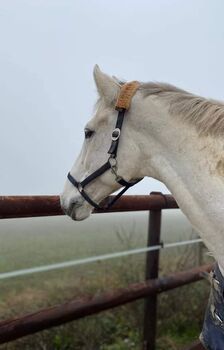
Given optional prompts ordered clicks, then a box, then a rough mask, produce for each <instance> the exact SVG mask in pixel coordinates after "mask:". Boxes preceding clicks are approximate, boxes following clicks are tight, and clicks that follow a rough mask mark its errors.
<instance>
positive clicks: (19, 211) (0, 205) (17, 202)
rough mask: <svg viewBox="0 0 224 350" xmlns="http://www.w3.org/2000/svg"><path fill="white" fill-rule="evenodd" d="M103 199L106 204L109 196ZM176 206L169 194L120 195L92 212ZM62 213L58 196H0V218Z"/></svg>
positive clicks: (170, 207)
mask: <svg viewBox="0 0 224 350" xmlns="http://www.w3.org/2000/svg"><path fill="white" fill-rule="evenodd" d="M112 197H113V196H111V197H109V198H108V199H106V200H104V201H103V202H102V204H106V203H107V201H108V200H110V198H112ZM172 208H178V205H177V203H176V201H175V200H174V198H173V197H172V196H171V195H169V194H166V195H163V194H151V195H147V196H145V195H138V196H134V195H128V196H123V197H121V198H120V199H119V200H118V201H117V202H116V203H115V204H114V205H113V206H112V207H111V208H109V209H107V210H102V209H101V210H94V213H109V212H124V211H140V210H157V209H172ZM54 215H64V213H63V211H62V209H61V206H60V199H59V196H0V219H9V218H22V217H36V216H54Z"/></svg>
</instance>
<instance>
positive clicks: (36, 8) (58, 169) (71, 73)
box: [0, 0, 224, 195]
mask: <svg viewBox="0 0 224 350" xmlns="http://www.w3.org/2000/svg"><path fill="white" fill-rule="evenodd" d="M223 13H224V2H223V1H222V0H213V1H211V0H188V1H186V0H157V1H155V0H150V1H149V0H138V1H137V0H135V1H133V0H132V1H131V0H123V1H118V0H113V1H109V0H108V1H106V0H104V1H103V0H88V1H87V0H74V1H66V0H65V1H62V0H61V1H56V0H54V1H53V0H52V1H49V0H43V1H40V0H32V1H30V0H27V1H20V0H1V1H0V120H1V137H0V150H1V172H0V194H2V195H4V194H5V195H6V194H11V195H12V194H58V193H59V192H61V191H62V188H63V185H64V182H65V177H66V174H67V172H68V170H69V169H70V168H71V166H72V164H73V162H74V160H75V158H76V156H77V154H78V153H79V150H80V147H81V144H82V141H83V127H84V125H85V123H86V122H87V121H88V119H89V118H90V116H91V112H92V108H93V105H94V103H95V100H96V88H95V86H94V83H93V78H92V70H93V66H94V64H95V63H98V64H99V65H100V68H101V69H102V70H103V71H105V72H107V73H109V74H111V75H117V76H118V77H120V78H124V79H126V80H140V81H150V80H156V81H163V82H169V83H171V84H174V85H177V86H179V87H181V88H184V89H187V90H189V91H191V92H194V93H197V94H200V95H203V96H206V97H212V98H216V99H222V98H223V95H224V79H223V78H224V22H223ZM152 190H162V191H167V190H166V189H165V187H164V186H163V185H162V184H160V183H158V182H156V181H152V180H150V179H145V180H144V181H143V182H142V183H140V184H138V185H137V186H136V187H134V188H133V189H131V190H130V191H129V193H149V192H150V191H152Z"/></svg>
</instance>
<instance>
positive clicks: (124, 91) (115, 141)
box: [67, 81, 142, 209]
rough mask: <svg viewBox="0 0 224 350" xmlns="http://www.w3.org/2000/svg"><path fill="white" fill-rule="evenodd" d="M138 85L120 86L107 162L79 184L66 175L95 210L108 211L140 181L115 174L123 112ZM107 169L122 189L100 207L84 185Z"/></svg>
mask: <svg viewBox="0 0 224 350" xmlns="http://www.w3.org/2000/svg"><path fill="white" fill-rule="evenodd" d="M139 85H140V84H139V82H137V81H132V82H130V83H126V84H124V85H122V87H121V91H120V94H119V96H118V99H117V102H116V106H115V109H116V110H117V111H118V116H117V122H116V126H115V129H114V130H113V132H112V137H111V139H112V142H111V145H110V148H109V151H108V152H107V153H108V154H109V155H110V156H109V158H108V160H107V162H106V163H104V164H103V165H102V166H101V167H100V168H99V169H97V170H96V171H94V172H93V173H92V174H90V175H89V176H87V177H86V178H85V179H84V180H83V181H81V182H78V181H77V180H76V179H75V178H74V177H73V176H72V175H71V174H70V173H68V175H67V177H68V180H69V181H70V182H71V183H72V184H73V186H75V187H76V188H77V190H78V191H79V193H80V194H81V195H82V197H83V198H84V199H85V200H86V201H87V202H88V203H89V204H91V205H92V206H93V207H94V208H96V209H108V208H109V207H111V206H112V205H113V204H114V203H115V202H116V201H117V200H118V199H119V198H120V197H121V196H122V195H123V194H124V193H125V192H126V191H127V190H128V189H129V187H131V186H133V185H135V184H136V183H138V182H139V181H141V180H142V179H137V180H135V181H133V182H128V181H126V180H124V179H123V178H122V177H121V176H119V175H118V174H117V150H118V145H119V139H120V135H121V129H122V125H123V121H124V115H125V112H126V111H127V110H128V108H129V106H130V103H131V99H132V97H133V95H134V94H135V92H136V90H137V89H138V87H139ZM109 169H110V170H111V172H112V173H113V174H114V175H115V180H116V182H117V183H119V184H120V185H121V186H123V187H124V188H123V189H122V190H121V191H120V192H119V193H118V194H117V195H116V196H115V197H114V198H113V199H112V200H111V201H110V202H109V203H108V204H107V206H106V207H100V206H99V205H98V204H97V203H95V202H94V201H93V200H92V199H91V198H90V197H89V195H88V194H87V193H86V191H85V190H84V188H85V187H86V185H88V184H89V183H90V182H92V181H93V180H95V179H96V178H97V177H99V176H100V175H102V174H104V173H105V172H106V171H107V170H109Z"/></svg>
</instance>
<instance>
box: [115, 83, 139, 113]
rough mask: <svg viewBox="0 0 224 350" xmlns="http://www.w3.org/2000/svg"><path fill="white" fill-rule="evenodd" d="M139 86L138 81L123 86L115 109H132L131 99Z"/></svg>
mask: <svg viewBox="0 0 224 350" xmlns="http://www.w3.org/2000/svg"><path fill="white" fill-rule="evenodd" d="M139 86H140V83H139V82H138V81H131V82H130V83H126V84H124V85H122V87H121V91H120V94H119V96H118V98H117V102H116V106H115V108H116V109H120V108H123V109H126V110H127V109H128V108H129V107H130V104H131V99H132V97H133V96H134V94H135V92H136V90H137V89H138V87H139Z"/></svg>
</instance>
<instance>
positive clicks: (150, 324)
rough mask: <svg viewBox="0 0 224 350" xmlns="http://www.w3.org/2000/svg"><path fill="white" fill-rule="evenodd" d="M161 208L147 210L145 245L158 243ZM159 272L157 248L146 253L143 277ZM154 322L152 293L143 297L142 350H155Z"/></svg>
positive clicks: (154, 309) (154, 296) (154, 312)
mask: <svg viewBox="0 0 224 350" xmlns="http://www.w3.org/2000/svg"><path fill="white" fill-rule="evenodd" d="M150 194H158V195H161V193H160V192H151V193H150ZM161 216H162V211H161V209H158V210H150V211H149V223H148V242H147V245H148V247H149V246H153V245H158V244H159V243H160V231H161ZM158 272H159V250H155V251H152V252H148V253H146V271H145V279H146V280H148V279H154V278H157V277H158V274H159V273H158ZM156 324H157V294H153V295H151V296H149V297H148V298H146V299H145V309H144V333H143V350H155V348H156V347H155V346H156Z"/></svg>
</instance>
